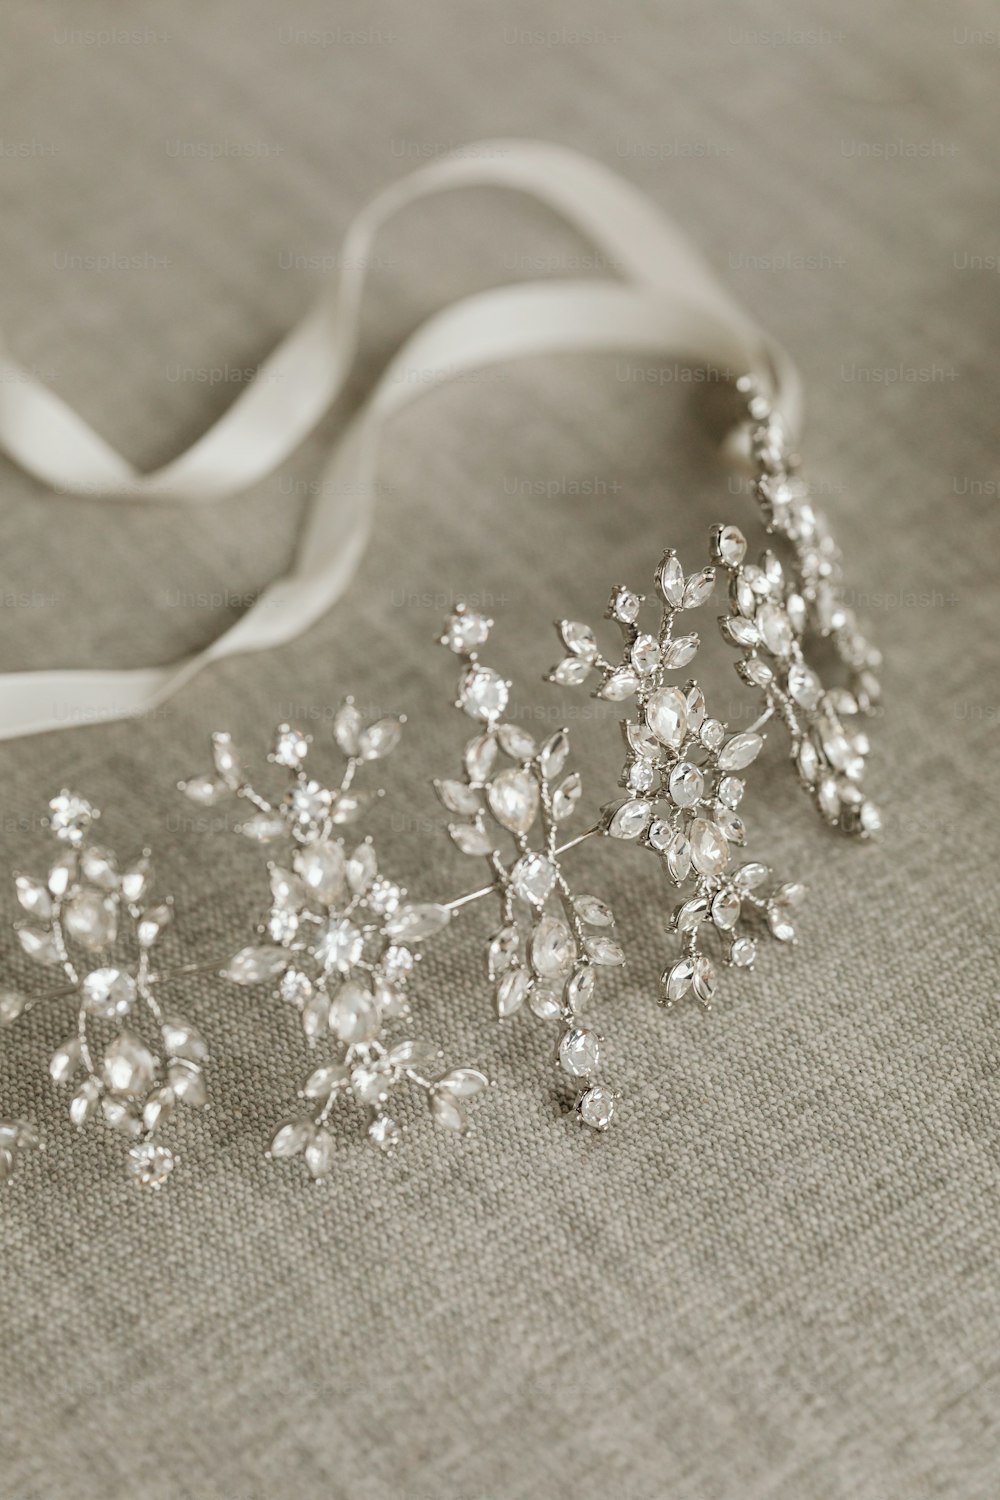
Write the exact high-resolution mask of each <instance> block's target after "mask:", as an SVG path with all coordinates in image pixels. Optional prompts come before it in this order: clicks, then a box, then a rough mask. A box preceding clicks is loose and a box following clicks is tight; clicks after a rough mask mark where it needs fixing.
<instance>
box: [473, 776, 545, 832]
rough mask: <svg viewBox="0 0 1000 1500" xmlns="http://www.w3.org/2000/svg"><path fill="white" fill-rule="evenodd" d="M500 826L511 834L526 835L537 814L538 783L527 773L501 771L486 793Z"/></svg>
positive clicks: (491, 809)
mask: <svg viewBox="0 0 1000 1500" xmlns="http://www.w3.org/2000/svg"><path fill="white" fill-rule="evenodd" d="M486 800H487V801H488V802H489V804H490V811H491V812H492V814H493V816H494V817H495V818H496V820H497V822H498V823H499V824H500V825H501V826H502V827H503V828H507V829H509V830H510V832H511V833H527V832H528V830H529V828H530V827H531V825H532V823H534V821H535V818H536V816H537V814H538V801H539V793H538V782H537V781H536V780H535V778H534V776H532V775H530V773H529V772H527V771H515V770H510V771H501V772H500V775H499V776H497V777H496V779H495V780H494V781H492V782H491V783H490V785H489V786H488V787H487V789H486Z"/></svg>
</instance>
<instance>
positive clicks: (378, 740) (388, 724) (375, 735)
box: [358, 719, 403, 760]
mask: <svg viewBox="0 0 1000 1500" xmlns="http://www.w3.org/2000/svg"><path fill="white" fill-rule="evenodd" d="M402 733H403V724H402V720H401V719H379V720H377V721H376V723H374V724H369V726H368V728H367V729H364V730H362V732H361V734H360V735H359V736H358V754H359V755H360V757H361V759H362V760H382V759H384V757H385V756H387V755H391V754H392V752H393V750H395V748H396V746H397V745H398V744H399V741H400V737H401V735H402Z"/></svg>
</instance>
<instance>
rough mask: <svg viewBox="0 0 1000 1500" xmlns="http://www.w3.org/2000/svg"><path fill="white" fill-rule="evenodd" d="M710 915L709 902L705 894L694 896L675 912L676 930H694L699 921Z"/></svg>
mask: <svg viewBox="0 0 1000 1500" xmlns="http://www.w3.org/2000/svg"><path fill="white" fill-rule="evenodd" d="M707 916H708V902H707V901H706V899H705V897H704V896H693V897H692V898H691V900H690V901H685V902H683V903H682V905H680V906H678V908H677V910H676V911H675V912H674V931H675V932H693V931H694V929H695V928H696V927H697V926H698V923H699V922H704V920H705V918H706V917H707Z"/></svg>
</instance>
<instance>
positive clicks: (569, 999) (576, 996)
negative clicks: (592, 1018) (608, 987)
mask: <svg viewBox="0 0 1000 1500" xmlns="http://www.w3.org/2000/svg"><path fill="white" fill-rule="evenodd" d="M596 985H597V975H596V974H595V973H594V971H593V969H592V968H590V967H589V966H588V967H587V968H583V969H577V971H576V973H575V974H574V975H573V977H572V979H571V980H570V981H569V983H568V984H567V985H566V1003H567V1005H568V1006H569V1008H570V1010H571V1011H573V1013H574V1015H578V1014H579V1013H580V1011H582V1010H586V1009H587V1006H588V1005H589V1004H590V1002H591V1000H592V999H593V997H594V990H595V988H596Z"/></svg>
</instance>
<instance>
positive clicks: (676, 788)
mask: <svg viewBox="0 0 1000 1500" xmlns="http://www.w3.org/2000/svg"><path fill="white" fill-rule="evenodd" d="M704 790H705V778H704V777H703V776H702V774H701V772H700V771H699V770H698V767H697V766H693V765H692V764H691V762H690V761H687V760H682V761H678V763H677V765H676V766H674V769H673V770H672V771H671V773H670V795H671V797H672V798H673V801H674V802H675V803H676V805H677V806H678V807H693V806H694V804H695V803H696V802H697V801H699V800H700V798H701V795H702V793H703V792H704Z"/></svg>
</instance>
